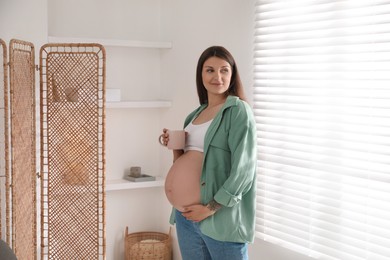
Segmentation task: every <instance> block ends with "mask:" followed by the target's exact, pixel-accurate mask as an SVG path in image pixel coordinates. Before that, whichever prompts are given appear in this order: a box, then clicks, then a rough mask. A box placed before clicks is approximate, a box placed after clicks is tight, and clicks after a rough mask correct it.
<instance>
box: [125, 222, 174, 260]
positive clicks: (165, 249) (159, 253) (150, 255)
mask: <svg viewBox="0 0 390 260" xmlns="http://www.w3.org/2000/svg"><path fill="white" fill-rule="evenodd" d="M128 231H129V228H128V227H126V232H125V255H126V260H130V259H131V260H141V259H143V260H171V259H172V242H171V228H169V233H168V234H164V233H160V232H136V233H131V234H129V232H128Z"/></svg>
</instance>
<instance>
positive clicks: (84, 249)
mask: <svg viewBox="0 0 390 260" xmlns="http://www.w3.org/2000/svg"><path fill="white" fill-rule="evenodd" d="M40 86H41V89H40V93H41V108H40V117H41V224H42V225H41V238H42V239H41V246H42V254H41V255H42V259H47V258H48V259H104V258H105V215H104V208H105V192H104V181H105V179H104V172H105V154H104V146H105V136H104V128H105V113H104V90H105V51H104V48H103V47H102V46H101V45H98V44H47V45H44V46H42V48H41V51H40Z"/></svg>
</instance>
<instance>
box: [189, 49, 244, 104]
mask: <svg viewBox="0 0 390 260" xmlns="http://www.w3.org/2000/svg"><path fill="white" fill-rule="evenodd" d="M210 57H217V58H220V59H223V60H225V61H226V62H228V63H229V64H230V66H231V67H232V77H231V79H230V86H229V88H228V90H227V91H226V96H228V95H232V96H237V97H239V98H240V99H242V100H245V95H244V88H243V86H242V83H241V78H240V74H239V73H238V69H237V65H236V62H235V60H234V58H233V56H232V55H231V54H230V52H229V51H228V50H227V49H225V48H224V47H222V46H211V47H209V48H207V49H206V50H205V51H203V53H202V54H201V55H200V57H199V60H198V65H197V67H196V88H197V90H198V97H199V103H200V104H201V105H202V104H206V103H208V95H207V90H206V88H205V86H204V85H203V79H202V70H203V64H204V63H205V61H206V60H207V59H208V58H210Z"/></svg>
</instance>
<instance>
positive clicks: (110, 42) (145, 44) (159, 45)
mask: <svg viewBox="0 0 390 260" xmlns="http://www.w3.org/2000/svg"><path fill="white" fill-rule="evenodd" d="M47 40H48V42H50V43H99V44H102V45H104V46H115V47H132V48H156V49H171V48H172V42H158V41H131V40H117V39H103V38H102V39H99V38H70V37H53V36H49V37H48V39H47Z"/></svg>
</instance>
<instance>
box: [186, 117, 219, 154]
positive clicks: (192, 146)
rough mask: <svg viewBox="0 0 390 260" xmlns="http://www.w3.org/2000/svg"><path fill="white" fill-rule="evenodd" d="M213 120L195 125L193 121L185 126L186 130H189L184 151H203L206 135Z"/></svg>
mask: <svg viewBox="0 0 390 260" xmlns="http://www.w3.org/2000/svg"><path fill="white" fill-rule="evenodd" d="M212 121H213V120H210V121H207V122H205V123H203V124H199V125H194V124H193V123H192V122H191V123H189V124H188V125H187V127H186V128H184V130H185V131H186V132H187V137H186V146H185V147H184V152H187V151H188V150H195V151H199V152H203V147H204V137H205V135H206V131H207V129H208V128H209V126H210V124H211V122H212Z"/></svg>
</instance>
